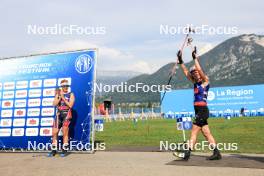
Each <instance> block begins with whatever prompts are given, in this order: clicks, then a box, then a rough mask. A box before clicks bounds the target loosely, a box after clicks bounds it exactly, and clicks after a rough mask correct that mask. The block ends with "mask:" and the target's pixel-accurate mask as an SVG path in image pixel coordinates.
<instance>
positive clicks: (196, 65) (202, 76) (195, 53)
mask: <svg viewBox="0 0 264 176" xmlns="http://www.w3.org/2000/svg"><path fill="white" fill-rule="evenodd" d="M192 58H193V60H194V65H195V68H196V70H197V71H198V72H199V74H200V76H201V78H202V80H203V81H204V82H206V83H208V82H209V78H208V76H207V75H206V74H205V73H204V71H203V69H202V67H201V65H200V62H199V57H198V56H197V49H196V46H195V47H194V49H193V51H192Z"/></svg>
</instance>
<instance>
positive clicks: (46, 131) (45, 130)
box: [40, 128, 52, 136]
mask: <svg viewBox="0 0 264 176" xmlns="http://www.w3.org/2000/svg"><path fill="white" fill-rule="evenodd" d="M40 136H52V128H40Z"/></svg>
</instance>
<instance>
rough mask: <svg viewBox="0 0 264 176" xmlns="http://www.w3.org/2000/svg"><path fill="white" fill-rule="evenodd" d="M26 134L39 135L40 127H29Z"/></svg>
mask: <svg viewBox="0 0 264 176" xmlns="http://www.w3.org/2000/svg"><path fill="white" fill-rule="evenodd" d="M26 136H38V128H27V129H26Z"/></svg>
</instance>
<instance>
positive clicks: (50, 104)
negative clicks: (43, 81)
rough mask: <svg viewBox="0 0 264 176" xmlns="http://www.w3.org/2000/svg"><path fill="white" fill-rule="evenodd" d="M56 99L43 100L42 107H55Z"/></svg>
mask: <svg viewBox="0 0 264 176" xmlns="http://www.w3.org/2000/svg"><path fill="white" fill-rule="evenodd" d="M53 100H54V98H43V99H42V106H53Z"/></svg>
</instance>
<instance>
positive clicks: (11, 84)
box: [4, 82, 15, 90]
mask: <svg viewBox="0 0 264 176" xmlns="http://www.w3.org/2000/svg"><path fill="white" fill-rule="evenodd" d="M13 89H15V82H5V83H4V90H13Z"/></svg>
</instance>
